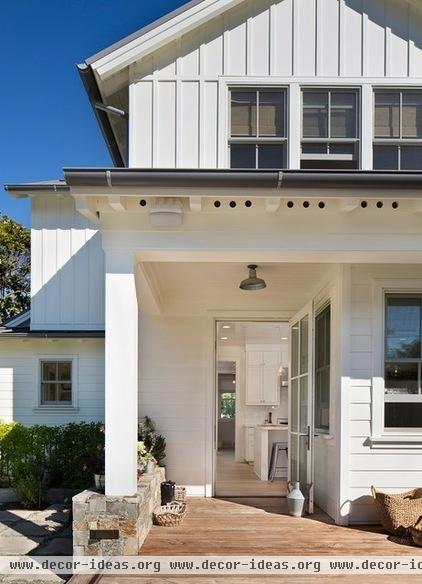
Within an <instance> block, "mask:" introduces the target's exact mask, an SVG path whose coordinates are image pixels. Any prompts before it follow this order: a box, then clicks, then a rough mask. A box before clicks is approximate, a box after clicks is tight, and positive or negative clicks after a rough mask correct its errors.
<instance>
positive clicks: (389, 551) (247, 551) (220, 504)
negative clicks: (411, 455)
mask: <svg viewBox="0 0 422 584" xmlns="http://www.w3.org/2000/svg"><path fill="white" fill-rule="evenodd" d="M286 512H287V504H286V500H285V499H280V498H259V499H257V498H255V499H252V498H239V499H224V500H222V499H200V498H195V499H190V500H189V501H188V513H187V515H186V518H185V520H184V522H183V524H182V525H181V526H180V527H176V528H172V529H169V528H162V527H157V526H154V527H153V528H152V530H151V531H150V533H149V535H148V537H147V539H146V541H145V543H144V545H143V546H142V549H141V554H142V555H143V556H155V555H157V556H158V555H160V556H166V555H171V556H175V555H176V556H177V555H275V556H280V555H300V556H302V555H305V556H319V555H336V556H342V555H356V556H358V555H364V556H366V555H373V556H395V555H396V556H397V555H401V556H405V555H408V556H414V555H422V549H421V548H416V547H410V546H404V545H400V544H398V543H394V542H392V541H390V540H389V539H388V536H387V535H385V533H383V532H382V530H381V529H380V528H378V527H376V526H360V527H356V528H351V527H350V528H349V527H340V526H337V525H335V524H334V523H333V521H332V520H331V519H330V518H329V517H328V516H327V515H326V514H325V513H323V512H322V511H317V512H316V513H315V515H313V516H312V517H304V518H300V519H295V518H293V517H290V516H289V515H287V514H286ZM95 582H96V583H97V582H100V583H101V584H416V583H419V584H420V583H421V576H420V575H415V576H413V575H403V576H398V575H393V574H392V575H387V574H386V575H368V574H365V576H363V575H362V576H360V575H344V576H343V575H333V576H323V575H311V574H308V575H298V576H296V575H294V576H292V575H285V576H267V575H262V576H256V575H253V576H229V575H224V576H159V575H157V576H123V575H119V576H112V575H110V576H100V577H99V578H98V579H97V580H95ZM71 583H72V584H88V583H87V581H85V580H84V579H83V578H81V577H74V578H72V579H71Z"/></svg>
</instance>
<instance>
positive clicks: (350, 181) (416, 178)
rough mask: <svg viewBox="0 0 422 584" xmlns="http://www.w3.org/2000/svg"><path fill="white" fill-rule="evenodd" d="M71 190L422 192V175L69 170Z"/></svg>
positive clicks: (68, 178) (353, 172) (409, 173)
mask: <svg viewBox="0 0 422 584" xmlns="http://www.w3.org/2000/svg"><path fill="white" fill-rule="evenodd" d="M64 175H65V178H66V183H67V184H68V185H69V186H71V187H78V186H84V187H106V188H107V187H108V188H113V187H171V188H175V187H176V188H189V187H200V188H229V189H230V188H249V189H250V188H253V189H271V188H274V189H284V188H285V189H360V188H382V189H386V190H391V189H412V190H415V189H421V190H422V172H410V171H409V172H404V171H403V172H397V171H391V172H389V171H386V172H384V171H352V172H350V171H314V170H312V171H307V170H282V171H277V170H184V169H176V170H174V169H169V170H163V169H156V170H141V169H136V168H125V169H115V168H109V169H107V168H66V169H64ZM421 195H422V192H421Z"/></svg>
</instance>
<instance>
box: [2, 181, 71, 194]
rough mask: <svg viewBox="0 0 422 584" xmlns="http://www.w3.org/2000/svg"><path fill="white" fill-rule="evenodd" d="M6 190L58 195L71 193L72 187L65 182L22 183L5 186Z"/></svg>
mask: <svg viewBox="0 0 422 584" xmlns="http://www.w3.org/2000/svg"><path fill="white" fill-rule="evenodd" d="M4 190H5V191H8V192H11V193H13V192H15V193H29V192H33V191H54V192H56V193H58V192H62V191H69V190H70V187H69V185H67V184H66V183H65V182H64V181H57V182H44V183H43V182H39V183H21V184H13V183H10V184H8V185H4Z"/></svg>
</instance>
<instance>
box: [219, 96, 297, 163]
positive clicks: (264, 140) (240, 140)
mask: <svg viewBox="0 0 422 584" xmlns="http://www.w3.org/2000/svg"><path fill="white" fill-rule="evenodd" d="M236 92H237V93H242V92H244V93H256V111H257V113H256V115H257V117H256V136H236V135H232V121H231V118H232V93H236ZM260 93H279V94H281V95H282V96H283V122H284V123H283V136H260V135H259V106H260V100H259V96H260ZM228 135H229V138H228V148H229V166H230V168H231V169H244V168H251V169H255V170H257V169H263V168H265V169H273V170H274V169H275V170H282V169H285V168H287V159H288V91H287V87H285V86H278V85H277V86H275V85H269V86H266V85H259V86H247V85H239V86H235V85H234V86H231V87H230V88H229V130H228ZM239 145H243V146H255V153H254V158H255V166H252V165H249V166H234V165H233V163H232V160H233V150H232V147H233V146H239ZM262 146H264V147H265V146H268V147H271V146H281V147H282V148H281V161H280V165H279V166H275V167H273V166H265V165H260V147H262Z"/></svg>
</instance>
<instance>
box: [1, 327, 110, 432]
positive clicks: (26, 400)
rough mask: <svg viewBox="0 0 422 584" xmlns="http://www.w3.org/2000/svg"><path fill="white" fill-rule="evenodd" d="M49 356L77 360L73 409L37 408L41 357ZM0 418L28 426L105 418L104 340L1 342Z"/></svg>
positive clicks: (101, 419)
mask: <svg viewBox="0 0 422 584" xmlns="http://www.w3.org/2000/svg"><path fill="white" fill-rule="evenodd" d="M50 356H51V358H60V357H62V358H64V359H65V358H66V357H70V356H71V357H74V358H75V359H76V361H75V362H76V366H75V369H76V371H74V375H75V377H74V381H75V386H74V388H75V391H76V392H77V407H76V408H75V409H74V410H73V411H66V410H64V409H63V408H57V409H56V410H54V409H52V408H49V409H48V410H43V409H41V408H38V406H39V390H40V388H39V367H40V359H41V357H43V358H48V357H50ZM0 419H1V420H5V421H12V420H14V421H15V422H21V423H22V424H25V425H28V426H30V425H33V424H46V425H50V426H54V425H59V424H67V423H69V422H91V421H95V422H97V421H104V340H103V339H90V340H85V341H83V342H80V341H78V340H58V339H57V340H55V341H54V342H51V341H49V340H46V339H33V340H24V341H23V340H13V339H7V340H2V341H0Z"/></svg>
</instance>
